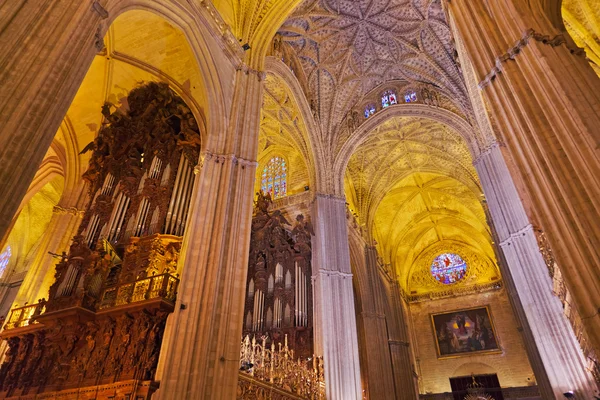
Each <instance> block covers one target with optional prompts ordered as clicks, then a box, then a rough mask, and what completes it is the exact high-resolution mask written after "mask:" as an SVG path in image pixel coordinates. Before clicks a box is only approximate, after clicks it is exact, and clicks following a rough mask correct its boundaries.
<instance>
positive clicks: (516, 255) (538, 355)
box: [474, 144, 596, 399]
mask: <svg viewBox="0 0 600 400" xmlns="http://www.w3.org/2000/svg"><path fill="white" fill-rule="evenodd" d="M474 164H475V168H476V169H477V172H478V174H479V178H480V180H481V185H482V187H483V191H484V193H485V196H486V198H487V201H488V206H489V212H490V214H491V217H492V220H493V225H494V228H495V230H496V234H497V236H498V240H499V246H500V248H501V250H502V253H503V255H504V258H505V261H506V262H505V263H502V262H501V263H500V266H501V269H502V271H501V272H502V275H503V276H504V280H505V281H506V282H507V290H508V291H509V292H510V294H511V296H514V297H515V298H518V300H517V303H518V304H517V307H516V308H517V309H518V308H522V313H521V312H517V314H521V315H520V316H521V319H522V320H523V319H524V320H525V321H523V322H524V325H525V324H526V325H527V326H524V327H523V328H524V329H525V330H526V332H525V336H526V339H527V336H530V337H529V339H530V340H525V343H526V347H527V350H528V354H529V356H530V361H531V363H532V367H533V368H534V371H535V372H536V376H537V377H538V384H539V387H540V391H541V394H542V397H543V398H544V399H550V398H556V399H561V398H563V397H564V396H563V393H565V392H567V391H570V390H573V391H574V392H575V393H576V394H577V395H578V396H580V397H578V398H582V399H583V398H585V399H588V398H589V399H591V398H592V395H593V394H594V391H595V390H596V385H595V383H594V380H593V377H592V376H591V374H590V373H589V371H587V370H586V366H585V358H584V356H583V353H582V351H581V348H580V347H579V343H578V342H577V339H576V337H575V334H574V333H573V329H572V327H571V325H570V323H569V321H568V320H567V318H566V316H565V315H564V313H563V309H562V304H561V302H560V300H559V299H558V298H557V297H556V296H555V295H554V294H553V292H552V280H551V278H550V275H549V272H548V268H547V266H546V263H545V261H544V258H543V257H542V254H541V253H540V249H539V247H538V243H537V238H536V236H535V232H534V230H533V227H532V225H531V223H530V221H529V219H528V217H527V214H526V212H525V209H524V207H523V204H522V202H521V199H520V198H519V194H518V192H517V189H516V187H515V185H514V183H513V181H512V178H511V176H510V173H509V170H508V167H507V165H506V163H505V161H504V158H503V155H502V152H501V150H500V146H499V145H497V144H496V145H493V146H492V147H491V148H490V149H489V150H487V151H486V152H484V153H482V154H481V155H480V156H479V157H478V159H477V160H476V162H475V163H474ZM519 304H520V306H519ZM517 311H520V310H517ZM532 340H533V342H534V343H531V341H532ZM532 345H535V348H530V347H531V346H532Z"/></svg>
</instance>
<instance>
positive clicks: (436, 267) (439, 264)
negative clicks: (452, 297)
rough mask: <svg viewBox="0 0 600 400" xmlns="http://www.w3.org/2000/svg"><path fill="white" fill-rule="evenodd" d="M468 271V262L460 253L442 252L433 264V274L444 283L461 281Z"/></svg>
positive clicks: (449, 283)
mask: <svg viewBox="0 0 600 400" xmlns="http://www.w3.org/2000/svg"><path fill="white" fill-rule="evenodd" d="M466 273H467V263H466V262H465V261H464V260H463V259H462V258H461V257H460V256H459V255H458V254H454V253H444V254H440V255H439V256H437V257H436V258H435V260H433V264H431V275H432V276H433V277H434V278H435V279H436V280H437V281H438V282H441V283H443V284H444V285H451V284H453V283H456V282H458V281H460V280H461V279H463V278H464V277H465V275H466Z"/></svg>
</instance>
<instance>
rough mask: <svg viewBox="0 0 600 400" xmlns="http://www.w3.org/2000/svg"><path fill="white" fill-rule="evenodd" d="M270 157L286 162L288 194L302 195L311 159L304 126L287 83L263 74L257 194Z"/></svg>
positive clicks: (271, 75) (306, 183) (307, 178)
mask: <svg viewBox="0 0 600 400" xmlns="http://www.w3.org/2000/svg"><path fill="white" fill-rule="evenodd" d="M274 156H281V157H284V158H285V159H286V160H287V161H288V167H289V169H290V170H289V178H290V179H289V180H290V181H291V182H288V193H290V194H293V193H294V192H298V191H303V190H304V186H306V185H309V175H310V174H309V169H308V166H309V165H311V158H312V156H311V150H310V147H309V142H308V135H307V131H306V126H305V124H304V121H303V119H302V116H301V114H300V111H299V108H298V105H297V104H296V103H295V102H294V100H293V98H292V96H291V95H290V90H289V87H288V86H287V83H286V82H285V81H284V80H283V79H281V78H279V77H278V76H276V75H274V74H267V78H266V80H265V86H264V91H263V106H262V110H261V122H260V133H259V137H258V162H259V168H258V170H257V185H256V189H257V190H258V188H259V187H260V185H259V181H260V174H261V171H262V167H263V166H264V164H266V163H267V162H268V161H269V159H271V157H274ZM298 177H301V178H300V179H297V178H298ZM292 182H293V184H290V183H292Z"/></svg>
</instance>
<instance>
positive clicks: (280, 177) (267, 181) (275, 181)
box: [261, 157, 287, 199]
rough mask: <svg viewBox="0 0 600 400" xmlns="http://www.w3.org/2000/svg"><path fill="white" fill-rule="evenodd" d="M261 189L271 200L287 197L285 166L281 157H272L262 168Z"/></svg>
mask: <svg viewBox="0 0 600 400" xmlns="http://www.w3.org/2000/svg"><path fill="white" fill-rule="evenodd" d="M261 189H262V191H263V193H265V194H266V193H270V194H271V198H272V199H279V198H281V197H285V196H286V195H287V164H286V161H285V159H284V158H283V157H273V158H271V160H269V162H268V163H267V165H266V166H265V167H264V168H263V172H262V181H261Z"/></svg>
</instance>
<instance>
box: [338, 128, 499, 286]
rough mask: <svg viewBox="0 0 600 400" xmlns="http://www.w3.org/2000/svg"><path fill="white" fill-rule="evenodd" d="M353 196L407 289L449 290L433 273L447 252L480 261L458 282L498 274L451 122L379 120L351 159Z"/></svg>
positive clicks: (471, 175) (471, 173)
mask: <svg viewBox="0 0 600 400" xmlns="http://www.w3.org/2000/svg"><path fill="white" fill-rule="evenodd" d="M346 195H347V198H348V202H349V203H350V207H351V209H352V210H353V211H354V212H356V214H357V215H358V218H359V220H360V221H361V222H362V223H364V224H365V225H366V226H367V228H368V229H370V230H371V231H372V233H373V237H374V238H375V240H376V241H377V243H378V249H379V252H380V254H381V255H382V256H383V258H384V260H385V261H386V262H388V263H391V264H392V266H393V267H394V269H395V271H396V273H397V275H398V278H399V281H400V282H401V284H402V287H403V288H404V290H406V291H407V292H409V293H411V292H415V293H413V294H423V293H427V292H432V291H442V290H448V287H446V286H444V285H442V284H440V283H438V282H436V281H435V280H434V279H433V278H431V277H430V276H429V275H428V271H429V267H430V265H431V262H432V261H433V259H434V258H435V256H437V255H438V254H439V253H441V252H446V251H452V252H457V253H459V254H460V255H461V256H462V257H463V258H464V259H468V262H469V264H473V265H472V266H473V268H471V271H472V273H471V274H468V276H467V279H465V280H464V281H462V282H461V283H460V284H457V285H456V286H455V287H464V286H465V285H472V284H485V283H489V282H491V281H493V280H495V279H498V277H499V275H498V273H497V269H496V266H495V262H494V252H493V248H492V244H491V237H490V231H489V228H488V226H487V223H486V218H485V212H484V210H483V207H482V204H481V200H482V197H481V190H480V186H479V181H478V179H477V175H476V172H475V170H474V168H473V166H472V160H471V156H470V154H469V151H468V149H467V147H466V144H465V142H464V140H463V139H462V138H461V137H460V135H458V134H457V133H456V132H454V131H452V130H451V129H449V128H448V127H446V126H445V125H443V124H441V123H438V122H435V121H430V120H425V119H422V118H406V117H404V118H401V117H398V118H394V119H390V120H388V121H387V122H385V123H384V124H382V125H380V126H379V127H378V128H377V129H375V130H374V131H373V132H371V134H370V135H369V137H368V139H367V140H366V141H365V142H363V143H362V144H361V145H360V147H359V148H358V149H357V151H356V152H355V153H354V155H353V156H352V157H351V159H350V162H349V164H348V168H347V173H346Z"/></svg>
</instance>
